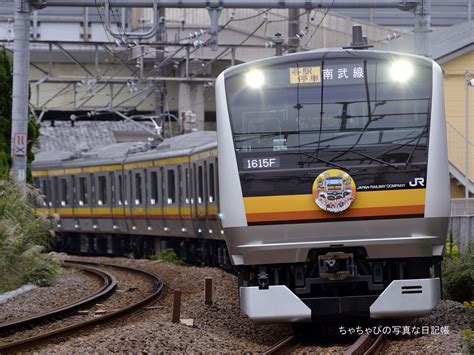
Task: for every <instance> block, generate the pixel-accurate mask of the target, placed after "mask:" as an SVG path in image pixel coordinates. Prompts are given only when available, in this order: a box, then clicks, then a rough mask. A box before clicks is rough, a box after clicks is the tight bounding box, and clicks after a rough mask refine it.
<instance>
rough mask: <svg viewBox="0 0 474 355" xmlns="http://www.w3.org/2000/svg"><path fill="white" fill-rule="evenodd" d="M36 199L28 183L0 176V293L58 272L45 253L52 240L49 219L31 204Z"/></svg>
mask: <svg viewBox="0 0 474 355" xmlns="http://www.w3.org/2000/svg"><path fill="white" fill-rule="evenodd" d="M40 199H41V197H40V195H39V194H38V192H37V191H36V190H35V189H34V188H33V187H31V186H26V187H20V186H18V185H17V184H15V183H14V182H13V181H12V180H10V179H4V180H0V293H3V292H6V291H9V290H13V289H16V288H18V287H20V286H21V285H23V284H25V283H33V284H36V285H40V286H43V285H49V284H51V283H52V282H53V281H54V280H55V278H56V276H57V275H58V274H59V271H60V267H59V262H58V261H57V260H55V259H54V258H52V257H51V256H50V255H48V254H47V252H48V251H49V250H50V249H51V247H52V243H53V241H54V233H53V231H52V224H51V221H50V219H49V218H47V217H46V216H41V215H38V214H36V212H35V211H34V209H33V208H32V203H34V202H35V201H37V202H39V200H40Z"/></svg>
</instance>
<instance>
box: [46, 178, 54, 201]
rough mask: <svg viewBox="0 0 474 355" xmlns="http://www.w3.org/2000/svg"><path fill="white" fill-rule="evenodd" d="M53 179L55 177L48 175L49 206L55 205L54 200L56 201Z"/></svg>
mask: <svg viewBox="0 0 474 355" xmlns="http://www.w3.org/2000/svg"><path fill="white" fill-rule="evenodd" d="M52 181H53V179H51V178H49V177H48V187H47V190H48V205H49V207H51V206H52V205H53V202H54V194H53V187H52V184H51V183H52Z"/></svg>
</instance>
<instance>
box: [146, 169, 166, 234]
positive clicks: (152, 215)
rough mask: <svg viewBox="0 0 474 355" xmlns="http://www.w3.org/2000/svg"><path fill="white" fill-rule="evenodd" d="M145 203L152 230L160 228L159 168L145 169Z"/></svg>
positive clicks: (161, 226) (161, 227)
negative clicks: (146, 176) (146, 192)
mask: <svg viewBox="0 0 474 355" xmlns="http://www.w3.org/2000/svg"><path fill="white" fill-rule="evenodd" d="M147 175H148V179H147V190H148V194H147V204H148V208H147V210H148V214H147V215H148V223H149V224H150V226H151V227H152V229H153V230H154V231H157V230H162V229H163V225H162V223H161V206H160V199H161V195H160V192H161V185H160V170H159V169H157V168H152V169H148V170H147Z"/></svg>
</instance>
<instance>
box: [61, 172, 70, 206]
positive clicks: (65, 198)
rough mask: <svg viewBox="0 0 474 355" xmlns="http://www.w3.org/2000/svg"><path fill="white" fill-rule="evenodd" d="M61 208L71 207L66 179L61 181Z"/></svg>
mask: <svg viewBox="0 0 474 355" xmlns="http://www.w3.org/2000/svg"><path fill="white" fill-rule="evenodd" d="M61 206H69V190H68V183H67V180H66V179H61Z"/></svg>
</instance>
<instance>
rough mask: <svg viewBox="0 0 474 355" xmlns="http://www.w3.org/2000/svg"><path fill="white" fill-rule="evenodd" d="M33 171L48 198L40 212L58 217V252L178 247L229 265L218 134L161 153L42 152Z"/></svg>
mask: <svg viewBox="0 0 474 355" xmlns="http://www.w3.org/2000/svg"><path fill="white" fill-rule="evenodd" d="M32 170H33V171H32V174H33V179H34V183H35V185H36V186H37V187H39V188H40V189H41V191H42V192H43V194H44V195H45V197H46V198H45V200H44V202H43V206H38V207H37V208H38V210H39V211H40V212H48V213H51V214H56V215H57V216H59V217H60V219H59V221H58V224H57V226H56V227H57V228H56V229H57V232H58V234H59V235H60V240H59V244H60V245H59V249H60V250H63V251H67V252H76V253H77V252H82V253H87V254H101V255H104V254H105V255H124V254H129V253H133V254H135V255H136V256H142V255H145V254H153V253H157V252H159V250H161V249H164V248H175V249H176V250H177V251H178V252H179V253H180V256H181V257H183V258H185V259H188V260H194V261H195V260H198V261H203V262H207V263H210V264H216V265H217V264H219V265H223V264H225V263H227V262H228V258H227V252H226V249H225V243H224V239H223V231H222V228H221V225H220V222H219V220H218V209H219V190H218V184H217V147H216V134H215V132H196V133H191V134H186V135H182V136H177V137H174V138H170V139H166V140H164V141H163V142H161V143H160V144H159V145H158V146H156V147H153V146H151V145H150V143H134V142H128V143H118V144H113V145H110V146H107V147H99V148H96V149H93V150H91V151H88V152H83V153H81V154H77V155H71V153H68V152H46V153H41V154H39V155H38V156H37V157H36V160H35V162H34V163H33V165H32ZM176 237H180V239H176Z"/></svg>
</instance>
